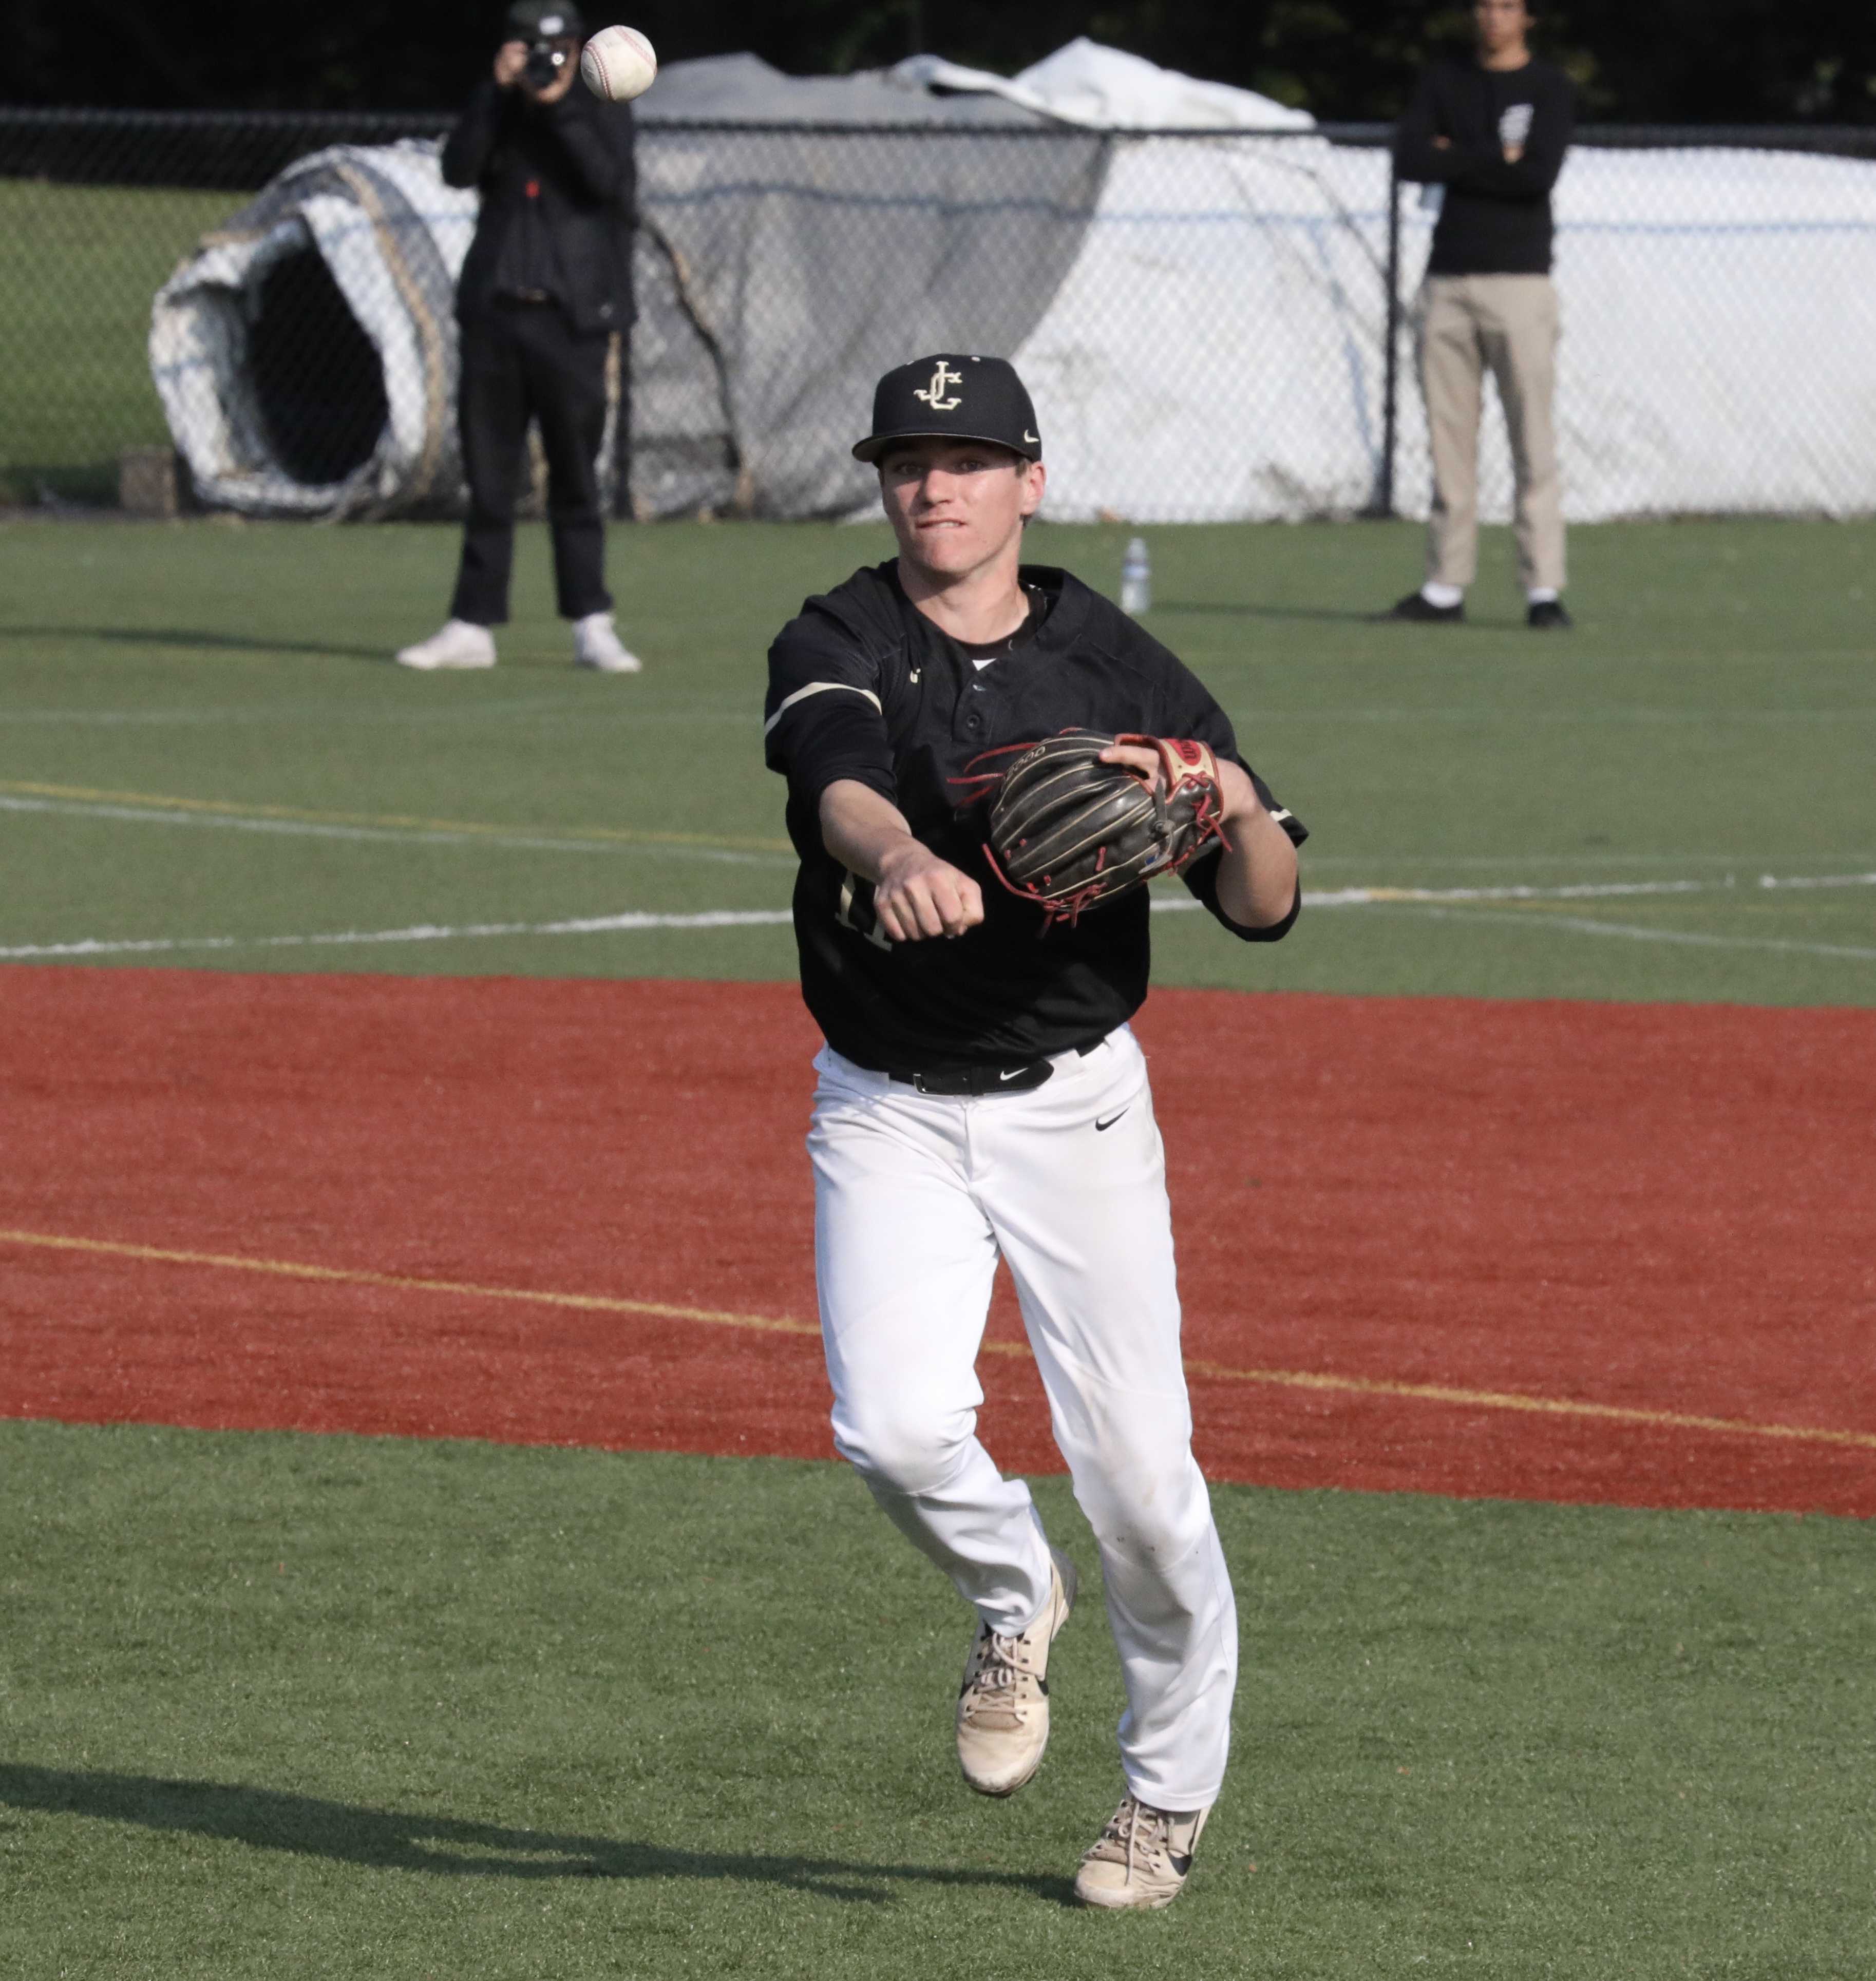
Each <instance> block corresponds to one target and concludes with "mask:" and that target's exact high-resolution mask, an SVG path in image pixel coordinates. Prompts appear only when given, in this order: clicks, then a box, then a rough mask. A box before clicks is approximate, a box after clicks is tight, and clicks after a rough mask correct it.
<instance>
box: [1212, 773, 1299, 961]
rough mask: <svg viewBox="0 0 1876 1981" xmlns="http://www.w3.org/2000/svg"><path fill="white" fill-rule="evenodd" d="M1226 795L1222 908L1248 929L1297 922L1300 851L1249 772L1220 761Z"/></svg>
mask: <svg viewBox="0 0 1876 1981" xmlns="http://www.w3.org/2000/svg"><path fill="white" fill-rule="evenodd" d="M1218 783H1219V785H1220V787H1221V789H1222V790H1223V791H1224V794H1225V820H1224V824H1225V843H1226V850H1225V852H1224V853H1222V854H1220V855H1219V857H1218V881H1217V894H1216V898H1217V901H1218V908H1219V911H1220V912H1221V914H1223V915H1224V916H1225V919H1226V920H1227V921H1230V922H1231V923H1233V924H1235V926H1236V927H1239V928H1243V929H1271V928H1275V927H1276V926H1277V924H1278V923H1279V922H1281V923H1285V924H1288V922H1289V921H1292V920H1293V919H1294V918H1295V909H1296V901H1297V881H1298V870H1297V861H1296V848H1295V846H1294V845H1293V844H1291V841H1290V836H1289V834H1288V833H1286V832H1285V831H1284V829H1283V827H1281V825H1279V824H1278V823H1277V821H1276V819H1275V817H1273V816H1272V814H1271V811H1270V808H1269V807H1268V806H1267V805H1266V804H1265V802H1264V801H1263V799H1262V798H1261V797H1259V796H1258V789H1257V787H1256V785H1255V784H1253V783H1252V782H1251V775H1250V773H1249V772H1248V771H1245V770H1243V769H1241V767H1239V766H1238V764H1235V763H1233V762H1232V761H1231V759H1230V757H1220V758H1219V759H1218Z"/></svg>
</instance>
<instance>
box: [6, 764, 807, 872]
mask: <svg viewBox="0 0 1876 1981" xmlns="http://www.w3.org/2000/svg"><path fill="white" fill-rule="evenodd" d="M0 792H5V793H6V794H8V795H9V796H11V797H32V798H63V799H65V800H67V801H69V802H72V803H75V804H135V805H154V806H155V807H158V809H160V810H162V811H180V812H201V813H205V814H208V815H210V816H212V817H218V818H278V819H289V820H292V821H295V822H296V823H298V824H306V825H369V826H378V827H383V828H385V830H387V831H405V832H462V833H469V834H476V833H485V834H490V835H491V836H496V837H512V836H514V835H515V834H518V833H519V834H541V833H552V834H556V835H557V836H558V837H561V838H562V839H591V840H597V841H605V842H618V843H621V844H627V845H634V846H708V847H717V848H721V849H725V850H727V851H732V852H738V853H786V852H787V851H788V850H789V848H788V841H786V840H785V839H765V838H761V837H757V836H755V834H736V833H711V832H648V831H641V830H640V829H639V828H638V827H636V826H629V825H528V824H510V825H497V824H491V823H490V822H489V821H488V820H486V819H461V818H414V817H407V816H405V814H402V813H398V812H365V811H308V810H307V809H306V808H305V807H303V806H300V805H276V804H242V803H240V802H238V801H235V800H234V799H230V798H178V797H168V796H165V795H163V794H160V793H153V792H149V791H93V790H92V789H90V788H89V787H87V786H85V785H82V784H34V783H31V782H29V781H26V780H24V779H12V778H0Z"/></svg>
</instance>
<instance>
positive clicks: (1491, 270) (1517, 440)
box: [1386, 0, 1576, 631]
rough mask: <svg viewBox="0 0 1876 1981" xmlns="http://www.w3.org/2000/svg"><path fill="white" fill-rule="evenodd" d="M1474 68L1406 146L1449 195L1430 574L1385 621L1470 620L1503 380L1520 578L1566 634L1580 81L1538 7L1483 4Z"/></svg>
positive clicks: (1436, 314) (1442, 230)
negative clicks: (1554, 268)
mask: <svg viewBox="0 0 1876 1981" xmlns="http://www.w3.org/2000/svg"><path fill="white" fill-rule="evenodd" d="M1472 20H1473V25H1474V32H1476V35H1477V37H1478V48H1477V52H1476V54H1475V55H1474V58H1473V59H1472V60H1471V61H1470V62H1435V63H1434V64H1433V65H1431V67H1430V68H1428V70H1427V72H1426V73H1425V74H1424V75H1423V76H1422V77H1421V79H1420V86H1419V88H1418V89H1417V90H1416V91H1415V92H1414V99H1413V101H1412V102H1411V103H1410V104H1409V105H1408V108H1407V114H1406V115H1405V116H1404V117H1403V118H1401V123H1400V128H1399V130H1398V132H1396V134H1395V144H1394V156H1395V169H1396V170H1397V171H1398V173H1399V175H1400V176H1401V178H1404V179H1418V180H1421V181H1424V182H1427V183H1431V184H1436V185H1441V186H1443V187H1444V188H1445V193H1444V199H1443V201H1442V203H1441V207H1440V217H1439V219H1438V222H1437V223H1436V224H1435V225H1434V230H1433V251H1432V253H1431V256H1430V257H1429V258H1428V262H1427V277H1426V285H1425V287H1424V290H1423V291H1422V292H1421V303H1420V310H1419V320H1418V331H1419V342H1420V377H1421V386H1422V388H1424V391H1425V394H1426V401H1427V431H1428V438H1429V440H1430V441H1431V447H1432V452H1433V507H1432V511H1431V514H1430V515H1429V516H1428V521H1427V578H1426V582H1425V583H1424V584H1423V585H1422V586H1421V588H1420V589H1419V590H1418V591H1410V592H1409V593H1408V595H1407V596H1406V597H1405V598H1403V599H1401V601H1399V602H1398V604H1396V605H1395V607H1394V608H1393V610H1392V611H1391V612H1390V613H1388V614H1387V615H1386V616H1387V617H1388V618H1392V619H1409V620H1418V621H1424V622H1428V623H1438V622H1441V621H1458V620H1461V619H1463V618H1464V617H1465V594H1466V588H1467V586H1468V585H1469V584H1471V582H1472V581H1473V578H1474V577H1475V576H1476V575H1477V573H1478V420H1479V401H1480V392H1481V385H1482V381H1483V377H1484V372H1485V371H1486V370H1487V369H1488V368H1489V370H1490V371H1491V375H1492V377H1493V378H1494V379H1495V380H1496V381H1497V382H1498V400H1499V403H1500V404H1501V405H1502V406H1503V407H1504V421H1505V428H1506V431H1507V432H1508V434H1509V435H1510V438H1511V467H1512V472H1513V474H1514V478H1515V480H1516V484H1517V508H1516V514H1515V523H1516V535H1517V538H1518V581H1519V582H1520V584H1522V585H1523V587H1524V601H1525V618H1526V623H1527V624H1529V625H1530V626H1531V628H1533V629H1534V630H1537V631H1548V630H1554V629H1558V628H1567V627H1568V625H1569V624H1570V615H1569V614H1568V612H1567V611H1564V603H1563V597H1562V594H1563V588H1564V522H1563V499H1562V491H1561V488H1560V486H1559V484H1558V474H1557V439H1556V434H1555V431H1554V424H1553V421H1552V417H1551V402H1552V400H1553V398H1554V395H1555V385H1556V365H1557V334H1558V321H1557V291H1556V289H1555V288H1554V286H1553V285H1552V283H1551V187H1552V186H1554V185H1555V184H1556V183H1557V175H1558V172H1559V171H1561V170H1562V168H1563V161H1564V150H1565V148H1567V147H1568V144H1569V141H1570V133H1571V128H1573V126H1574V122H1575V115H1576V113H1575V108H1574V98H1573V95H1572V92H1571V87H1570V78H1568V76H1566V75H1564V72H1563V71H1562V70H1561V69H1560V68H1555V67H1554V66H1553V65H1551V63H1549V62H1539V61H1538V60H1537V59H1536V58H1534V56H1533V55H1532V54H1531V49H1530V47H1529V45H1528V41H1527V35H1528V33H1529V31H1530V28H1531V12H1530V9H1529V8H1528V5H1526V0H1475V4H1474V7H1473V9H1472Z"/></svg>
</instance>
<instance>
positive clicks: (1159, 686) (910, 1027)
mask: <svg viewBox="0 0 1876 1981" xmlns="http://www.w3.org/2000/svg"><path fill="white" fill-rule="evenodd" d="M1021 576H1022V581H1023V584H1024V588H1025V590H1026V591H1028V594H1029V596H1030V599H1031V610H1030V618H1029V623H1028V625H1027V626H1026V627H1025V629H1024V631H1023V633H1022V634H1020V635H1018V637H1017V638H1015V640H1014V641H1006V642H999V643H998V648H997V650H996V654H995V658H994V659H991V660H988V661H986V656H985V650H984V649H982V648H975V649H973V648H967V647H965V646H963V645H961V644H960V643H959V642H958V641H955V640H953V639H951V638H948V636H947V635H946V634H945V633H944V632H943V631H941V629H940V628H938V627H937V626H935V625H934V624H933V623H932V622H931V621H930V620H929V619H928V618H926V617H925V614H923V613H922V612H921V611H919V610H918V608H917V607H916V606H915V605H913V604H911V601H909V600H908V598H906V596H905V592H904V591H903V590H902V589H901V587H900V584H899V582H898V566H897V564H896V561H895V562H888V563H886V564H879V565H877V566H875V567H873V568H869V569H867V570H863V571H855V574H853V576H852V577H851V578H849V579H848V581H847V582H846V583H845V584H843V585H841V586H840V587H839V588H838V589H837V590H835V591H831V592H829V593H828V594H826V595H825V596H824V597H821V598H811V599H809V600H808V602H807V604H805V605H804V606H803V607H802V608H801V614H800V616H799V617H798V618H795V619H793V620H791V621H790V622H789V623H788V625H787V626H785V628H783V629H782V631H781V634H780V636H779V637H778V638H777V640H776V641H775V645H774V646H773V647H772V648H771V649H770V650H769V656H768V699H767V701H766V704H765V719H766V730H765V737H766V747H767V751H768V764H769V767H770V768H771V770H775V771H781V773H782V774H784V775H785V777H787V779H788V836H789V837H790V838H791V840H792V841H794V843H795V851H797V852H798V854H800V856H801V874H800V877H799V878H798V880H797V881H796V883H795V941H796V945H797V947H798V950H799V951H800V955H801V991H802V995H803V997H805V999H806V1000H807V1004H808V1009H809V1010H810V1011H811V1012H812V1013H813V1014H814V1016H815V1019H816V1020H817V1021H818V1024H820V1027H821V1030H822V1032H823V1033H824V1034H825V1035H826V1037H827V1039H828V1043H829V1044H831V1045H832V1046H833V1047H834V1049H835V1050H836V1051H837V1052H839V1053H841V1054H845V1056H846V1057H848V1059H850V1060H854V1061H855V1063H856V1064H858V1065H861V1066H865V1067H872V1068H873V1069H874V1070H875V1071H878V1072H883V1073H899V1074H909V1073H939V1072H945V1073H948V1072H955V1071H957V1070H959V1069H961V1068H963V1067H986V1066H995V1067H1011V1066H1017V1065H1021V1064H1027V1063H1028V1062H1029V1061H1030V1060H1035V1059H1040V1058H1043V1057H1046V1056H1048V1055H1050V1054H1055V1053H1060V1052H1067V1051H1068V1050H1071V1049H1072V1048H1073V1047H1078V1046H1082V1045H1088V1044H1092V1043H1093V1042H1094V1041H1095V1040H1097V1039H1099V1038H1102V1037H1105V1035H1106V1034H1108V1033H1109V1032H1111V1030H1113V1029H1114V1028H1115V1026H1116V1025H1119V1024H1124V1023H1125V1021H1126V1020H1128V1018H1130V1017H1131V1016H1132V1015H1133V1014H1134V1013H1135V1011H1136V1010H1138V1008H1139V1007H1140V1004H1141V1001H1142V1000H1143V999H1144V998H1145V996H1146V991H1147V971H1148V902H1147V895H1146V891H1145V889H1144V888H1141V889H1136V890H1135V891H1134V892H1133V893H1132V894H1125V895H1122V896H1121V897H1120V898H1119V899H1118V900H1116V901H1110V902H1106V903H1104V904H1102V905H1101V906H1100V907H1096V908H1093V909H1091V910H1090V911H1088V913H1087V914H1085V915H1084V916H1082V917H1081V919H1080V920H1079V921H1077V922H1075V924H1072V925H1068V924H1058V926H1056V927H1054V928H1051V929H1050V930H1049V931H1048V933H1047V934H1044V933H1043V927H1042V914H1041V910H1040V909H1038V907H1035V904H1033V903H1031V902H1028V901H1020V900H1018V898H1017V897H1015V895H1014V894H1010V893H1008V891H1006V890H1005V888H1004V887H1002V886H1001V884H999V883H998V881H997V880H996V878H995V876H994V875H993V874H991V871H990V867H989V865H988V862H987V861H985V857H984V854H983V840H984V837H985V822H984V820H983V818H982V817H981V815H980V814H978V813H976V812H975V811H972V812H961V811H960V810H959V808H958V805H959V795H960V787H959V785H958V784H957V783H956V781H955V780H957V779H958V777H960V776H961V775H962V774H963V773H964V771H965V767H966V765H967V764H969V763H970V761H971V759H972V758H974V757H977V756H978V754H981V752H982V751H986V750H991V749H995V748H998V747H1001V746H1002V745H1004V744H1010V743H1019V742H1021V743H1030V742H1035V741H1038V740H1039V739H1040V738H1041V737H1045V736H1048V735H1052V734H1055V731H1058V730H1060V729H1064V728H1068V727H1086V728H1093V729H1102V730H1106V731H1109V732H1110V733H1119V732H1126V731H1131V732H1135V733H1138V734H1147V735H1155V736H1190V737H1196V738H1198V740H1199V741H1201V742H1204V743H1207V744H1210V745H1211V748H1212V749H1213V750H1214V751H1216V752H1217V753H1218V755H1219V756H1221V757H1230V758H1231V760H1232V761H1233V762H1235V763H1236V764H1240V765H1241V766H1242V767H1244V768H1245V770H1246V771H1250V766H1249V765H1248V764H1246V763H1245V760H1244V758H1243V757H1241V756H1240V755H1239V754H1238V745H1237V741H1236V739H1235V737H1234V736H1233V734H1232V733H1231V721H1230V718H1229V717H1228V716H1227V715H1226V714H1225V711H1223V710H1222V709H1221V708H1220V707H1219V706H1218V704H1217V703H1216V702H1215V701H1214V700H1213V699H1212V698H1211V695H1210V694H1208V693H1207V692H1206V691H1205V687H1204V685H1203V684H1201V682H1200V681H1198V678H1197V677H1196V676H1195V675H1194V674H1191V672H1190V671H1188V669H1187V668H1185V667H1184V666H1183V665H1182V664H1181V663H1180V662H1179V661H1178V660H1177V659H1176V658H1175V657H1174V656H1173V655H1172V654H1170V653H1168V651H1167V650H1166V649H1165V648H1164V647H1162V646H1161V644H1159V642H1158V641H1157V640H1155V639H1154V638H1151V635H1149V634H1147V633H1145V632H1143V631H1141V628H1139V627H1138V626H1137V625H1135V623H1134V622H1133V621H1132V620H1131V619H1129V618H1126V617H1125V615H1124V614H1122V613H1121V612H1120V611H1119V610H1118V608H1115V606H1114V605H1112V604H1110V603H1109V602H1108V601H1107V600H1106V599H1105V598H1102V597H1101V595H1100V594H1098V592H1094V591H1090V590H1089V589H1088V587H1087V586H1086V585H1085V584H1081V583H1080V582H1079V581H1078V580H1077V579H1075V578H1072V577H1071V576H1070V575H1069V574H1068V573H1067V572H1065V571H1055V570H1051V569H1049V568H1047V567H1045V566H1040V565H1028V564H1025V566H1024V567H1023V570H1022V573H1021ZM980 662H982V663H985V664H980ZM1251 777H1252V780H1253V781H1254V782H1255V784H1256V785H1257V789H1258V795H1259V796H1260V797H1261V798H1262V799H1263V801H1264V802H1265V804H1267V805H1268V806H1269V807H1271V810H1272V811H1273V812H1274V813H1275V816H1276V818H1277V820H1278V823H1279V824H1281V826H1282V827H1283V828H1284V830H1285V831H1286V832H1287V833H1288V834H1289V836H1290V837H1291V839H1292V840H1293V841H1296V842H1298V844H1300V843H1301V841H1302V840H1303V839H1304V838H1305V836H1306V835H1305V831H1304V829H1303V827H1302V825H1301V822H1300V821H1298V820H1296V819H1295V818H1293V817H1291V815H1290V814H1289V813H1288V812H1287V811H1284V810H1283V809H1282V808H1281V807H1280V806H1278V804H1277V802H1276V801H1275V798H1273V797H1271V794H1270V792H1269V790H1268V787H1267V786H1265V784H1263V782H1262V781H1261V780H1260V779H1258V777H1257V774H1256V773H1255V771H1251ZM843 778H851V779H852V780H853V781H855V783H858V784H864V785H865V786H866V787H867V788H868V790H870V791H877V792H878V794H880V796H881V797H884V798H885V799H887V800H888V801H889V802H891V804H896V805H897V806H898V808H899V810H900V811H901V813H902V814H904V815H905V821H906V823H907V824H908V825H910V826H911V829H912V831H913V833H914V834H915V836H916V837H918V839H919V840H921V841H922V842H923V843H924V844H925V845H927V846H928V847H931V850H932V851H934V852H935V853H936V854H938V856H939V857H941V859H944V860H947V861H949V862H950V863H951V864H952V865H953V866H955V867H958V868H960V869H961V871H964V872H965V873H967V874H970V875H971V877H972V878H973V879H975V880H976V881H978V883H979V884H981V887H982V888H983V891H984V919H983V921H982V922H981V923H980V924H978V926H977V927H975V928H973V929H971V930H970V931H968V932H967V933H966V934H964V935H961V936H960V937H958V938H957V939H956V940H955V941H936V942H913V943H891V942H888V941H886V940H885V937H884V936H883V935H882V934H879V933H878V930H877V926H876V924H875V919H874V916H873V911H872V895H873V890H872V887H871V883H869V882H868V881H862V880H860V879H859V878H858V877H857V876H855V875H854V874H851V873H849V872H848V871H847V869H846V868H845V867H843V866H841V864H840V863H839V861H837V860H836V859H835V857H834V856H833V855H832V854H831V853H829V852H828V850H827V847H826V845H825V843H824V841H823V840H822V837H821V814H820V807H821V794H822V792H824V791H825V790H826V789H827V787H828V785H830V784H834V783H836V782H838V781H840V780H841V779H843ZM1182 878H1183V879H1184V881H1185V884H1186V886H1187V887H1188V888H1190V889H1191V891H1192V893H1193V894H1195V896H1196V897H1198V899H1199V900H1200V901H1202V902H1203V903H1204V904H1205V906H1206V907H1208V908H1209V909H1211V911H1212V913H1213V914H1215V916H1217V917H1218V920H1219V921H1220V922H1221V923H1222V924H1224V926H1225V927H1227V928H1228V929H1229V930H1230V931H1231V933H1232V934H1235V935H1238V936H1240V937H1243V938H1244V939H1245V941H1251V942H1268V941H1274V940H1275V939H1276V938H1277V937H1279V936H1281V935H1283V934H1286V933H1287V932H1288V929H1289V927H1290V924H1291V921H1294V920H1295V907H1292V909H1291V914H1290V917H1289V918H1288V920H1285V921H1281V922H1279V923H1278V924H1275V926H1273V927H1269V928H1263V929H1251V928H1244V927H1240V926H1239V925H1238V924H1237V923H1235V922H1234V921H1231V919H1230V918H1229V917H1228V916H1227V915H1225V913H1224V912H1223V911H1222V910H1221V908H1220V907H1219V906H1218V853H1217V852H1212V853H1210V854H1207V855H1205V857H1202V858H1201V859H1199V860H1198V861H1195V862H1194V863H1193V864H1192V865H1191V866H1190V867H1188V868H1187V869H1186V870H1185V874H1183V876H1182ZM1299 898H1300V897H1299Z"/></svg>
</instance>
